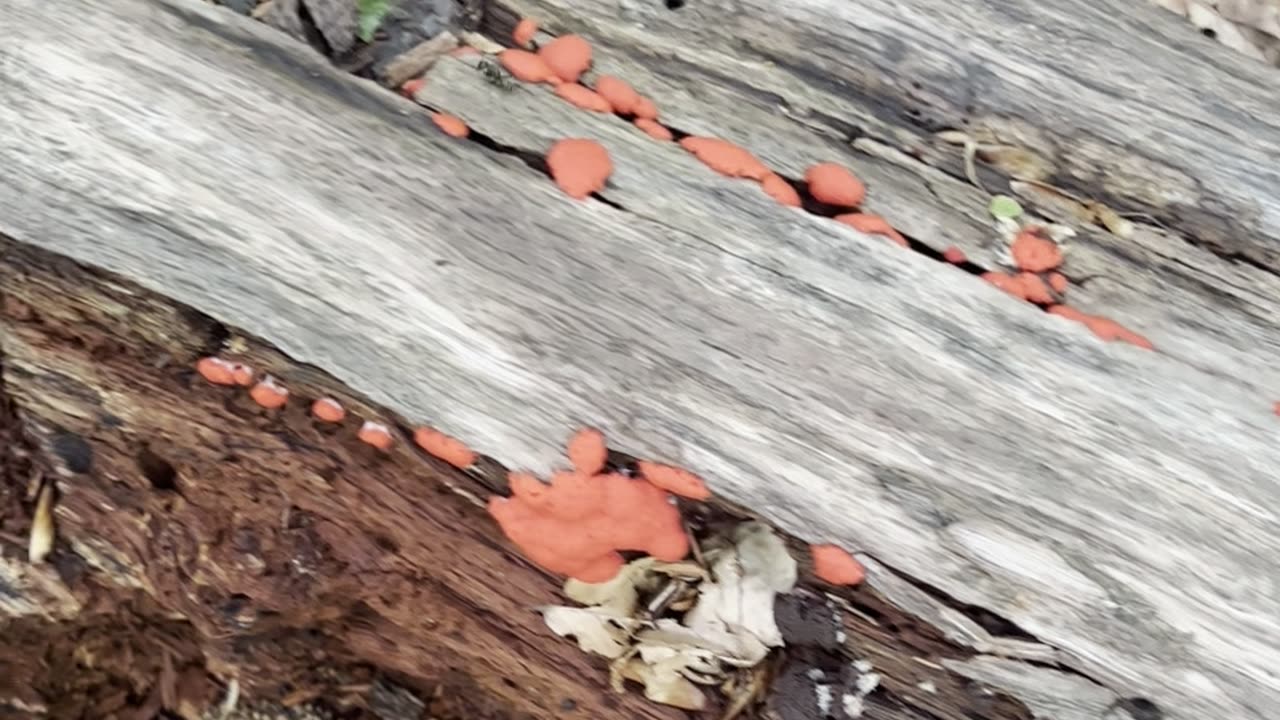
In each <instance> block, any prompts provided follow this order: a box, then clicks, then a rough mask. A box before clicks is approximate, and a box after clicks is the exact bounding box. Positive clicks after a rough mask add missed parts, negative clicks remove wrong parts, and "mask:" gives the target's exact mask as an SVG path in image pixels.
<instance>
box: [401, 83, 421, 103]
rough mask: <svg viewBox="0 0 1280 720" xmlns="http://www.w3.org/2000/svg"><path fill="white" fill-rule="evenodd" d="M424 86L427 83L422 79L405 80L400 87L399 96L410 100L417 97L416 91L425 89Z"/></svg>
mask: <svg viewBox="0 0 1280 720" xmlns="http://www.w3.org/2000/svg"><path fill="white" fill-rule="evenodd" d="M426 84H427V81H426V79H424V78H414V79H412V80H406V81H405V82H404V84H403V85H401V86H400V94H401V95H404V96H405V97H407V98H409V99H411V100H412V99H413V96H414V95H417V94H418V91H419V90H421V89H422V88H423V87H425V86H426Z"/></svg>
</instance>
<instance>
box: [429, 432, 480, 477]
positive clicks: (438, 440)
mask: <svg viewBox="0 0 1280 720" xmlns="http://www.w3.org/2000/svg"><path fill="white" fill-rule="evenodd" d="M413 441H414V442H415V443H417V445H418V447H420V448H422V449H423V450H425V451H426V452H427V454H428V455H431V456H433V457H437V458H440V459H441V460H443V461H445V462H447V463H449V464H450V465H452V466H454V467H456V468H460V469H463V470H465V469H467V468H469V467H471V466H472V465H475V463H476V458H477V455H476V453H475V451H474V450H472V449H471V448H469V447H467V446H466V444H464V443H463V442H462V441H461V440H458V439H457V438H452V437H449V436H448V435H445V434H444V433H442V432H440V431H439V430H436V429H434V428H427V427H423V428H418V429H417V430H414V431H413Z"/></svg>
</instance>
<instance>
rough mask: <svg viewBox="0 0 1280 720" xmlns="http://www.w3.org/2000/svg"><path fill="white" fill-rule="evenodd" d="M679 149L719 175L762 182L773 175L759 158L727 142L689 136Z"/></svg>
mask: <svg viewBox="0 0 1280 720" xmlns="http://www.w3.org/2000/svg"><path fill="white" fill-rule="evenodd" d="M680 147H682V148H684V149H685V150H688V151H689V152H691V153H693V156H694V157H696V158H698V159H699V160H701V161H702V162H703V164H705V165H706V166H707V167H709V168H711V169H712V170H715V171H716V172H718V173H720V174H721V175H727V176H729V177H742V178H751V179H752V180H759V181H763V180H764V179H765V178H767V177H769V176H770V175H772V174H773V173H772V172H771V171H770V170H769V168H767V167H765V164H764V163H762V162H760V160H759V158H757V157H756V156H755V155H752V154H751V153H750V152H748V151H747V150H746V149H745V148H742V147H739V146H738V145H734V144H733V143H731V142H729V141H728V140H721V139H720V138H713V137H694V136H689V137H687V138H685V139H683V140H681V141H680Z"/></svg>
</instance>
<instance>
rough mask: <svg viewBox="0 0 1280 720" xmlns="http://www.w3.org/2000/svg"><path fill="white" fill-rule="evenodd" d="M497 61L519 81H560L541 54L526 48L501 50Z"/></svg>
mask: <svg viewBox="0 0 1280 720" xmlns="http://www.w3.org/2000/svg"><path fill="white" fill-rule="evenodd" d="M498 62H500V63H502V67H503V68H505V69H506V71H507V72H509V73H511V77H513V78H515V79H517V80H519V81H520V82H527V83H544V82H550V83H552V84H556V83H558V82H559V81H560V78H559V77H558V76H557V75H556V74H555V72H553V71H552V70H551V67H550V66H548V65H547V62H546V61H545V60H543V59H542V56H540V55H537V54H535V53H531V52H529V51H528V50H503V51H502V52H501V53H499V54H498ZM553 80H554V81H555V82H552V81H553Z"/></svg>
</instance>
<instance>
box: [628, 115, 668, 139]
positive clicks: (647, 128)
mask: <svg viewBox="0 0 1280 720" xmlns="http://www.w3.org/2000/svg"><path fill="white" fill-rule="evenodd" d="M632 122H634V123H635V126H636V127H638V128H640V129H641V130H643V131H644V134H645V135H648V136H649V137H651V138H653V139H654V140H662V141H663V142H671V141H672V140H674V139H675V136H674V135H672V134H671V131H670V130H668V129H667V128H666V126H665V125H662V124H661V123H659V122H658V121H657V120H650V119H649V118H642V117H638V118H636V119H635V120H633V121H632Z"/></svg>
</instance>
